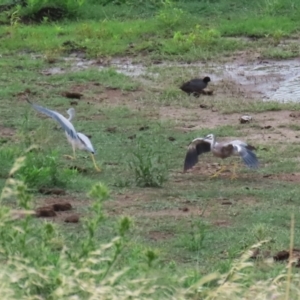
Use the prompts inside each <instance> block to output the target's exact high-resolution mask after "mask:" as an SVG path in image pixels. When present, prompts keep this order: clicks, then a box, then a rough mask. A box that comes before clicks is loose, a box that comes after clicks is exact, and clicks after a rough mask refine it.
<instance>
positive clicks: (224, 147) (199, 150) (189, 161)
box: [184, 134, 258, 179]
mask: <svg viewBox="0 0 300 300" xmlns="http://www.w3.org/2000/svg"><path fill="white" fill-rule="evenodd" d="M253 150H255V147H253V146H251V145H249V144H246V143H244V142H242V141H239V140H234V141H231V142H220V143H218V142H216V139H215V136H214V135H213V134H208V135H207V136H206V137H204V138H196V139H194V140H193V141H192V142H191V143H190V145H189V147H188V150H187V153H186V157H185V161H184V172H186V171H187V170H189V169H191V168H192V167H193V166H194V165H196V164H197V162H198V156H199V155H201V154H203V153H206V152H210V151H211V152H212V153H213V155H214V156H216V157H219V158H222V159H225V158H227V157H230V156H232V155H237V156H240V157H241V159H242V161H243V162H244V164H245V165H246V166H247V167H249V168H252V169H256V168H258V160H257V157H256V155H255V153H254V152H253ZM224 168H225V167H224V165H223V166H222V167H221V169H220V170H219V171H218V172H216V173H215V174H214V175H212V176H211V177H217V176H219V175H220V174H221V172H223V171H224ZM236 177H237V176H236V164H234V167H233V174H232V179H234V178H236Z"/></svg>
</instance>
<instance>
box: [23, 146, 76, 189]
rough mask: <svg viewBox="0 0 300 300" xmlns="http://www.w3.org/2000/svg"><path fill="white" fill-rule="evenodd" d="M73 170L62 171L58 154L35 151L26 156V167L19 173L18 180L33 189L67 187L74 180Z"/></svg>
mask: <svg viewBox="0 0 300 300" xmlns="http://www.w3.org/2000/svg"><path fill="white" fill-rule="evenodd" d="M73 174H74V171H73V170H68V169H63V170H62V169H61V168H60V166H59V161H58V153H57V152H55V151H52V152H50V153H44V152H39V150H37V149H33V150H32V151H31V152H28V153H27V155H26V160H25V163H24V165H23V166H22V167H21V168H20V170H19V171H18V173H17V178H19V179H20V180H22V181H24V182H25V184H26V185H27V186H28V187H30V188H33V189H39V188H41V187H65V186H66V184H67V182H69V181H70V180H71V179H72V176H73Z"/></svg>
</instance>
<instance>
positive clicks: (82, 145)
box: [27, 99, 100, 171]
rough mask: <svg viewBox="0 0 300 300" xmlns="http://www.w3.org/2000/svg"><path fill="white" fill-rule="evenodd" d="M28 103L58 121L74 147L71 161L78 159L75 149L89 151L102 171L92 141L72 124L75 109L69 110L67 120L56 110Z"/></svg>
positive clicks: (97, 168)
mask: <svg viewBox="0 0 300 300" xmlns="http://www.w3.org/2000/svg"><path fill="white" fill-rule="evenodd" d="M27 102H28V103H30V104H31V106H32V107H33V108H34V109H36V110H37V111H39V112H41V113H43V114H45V115H47V116H48V117H51V118H52V119H54V120H56V121H57V122H58V123H59V124H60V125H61V127H62V128H63V129H64V130H65V134H66V136H67V139H68V142H69V143H70V144H71V145H72V148H73V157H72V156H69V155H68V157H70V158H71V159H76V157H75V149H76V148H78V149H80V150H85V151H88V152H90V153H91V157H92V160H93V163H94V166H95V169H96V170H97V171H100V168H99V167H98V166H97V164H96V161H95V158H94V154H95V150H94V147H93V145H92V143H91V141H90V140H89V138H88V137H87V136H86V135H84V134H83V133H81V132H77V131H76V130H75V128H74V126H73V124H72V123H71V121H72V119H73V118H74V117H75V109H74V108H69V109H68V110H67V113H68V115H69V118H68V119H66V118H65V117H64V116H63V115H61V114H60V113H58V112H56V111H54V110H50V109H48V108H45V107H42V106H39V105H36V104H33V103H31V102H30V101H29V99H27Z"/></svg>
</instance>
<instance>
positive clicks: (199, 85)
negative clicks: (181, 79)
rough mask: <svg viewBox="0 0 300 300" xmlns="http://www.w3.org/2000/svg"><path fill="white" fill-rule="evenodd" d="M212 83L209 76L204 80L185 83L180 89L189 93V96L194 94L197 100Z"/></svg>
mask: <svg viewBox="0 0 300 300" xmlns="http://www.w3.org/2000/svg"><path fill="white" fill-rule="evenodd" d="M209 82H210V78H209V77H208V76H206V77H204V78H203V79H197V78H196V79H192V80H190V81H188V82H185V83H184V84H183V85H182V86H181V87H180V89H181V90H182V91H184V92H185V93H187V94H188V95H190V94H193V95H194V96H195V97H196V98H198V97H199V96H200V94H201V93H202V90H203V89H205V88H206V87H207V84H208V83H209Z"/></svg>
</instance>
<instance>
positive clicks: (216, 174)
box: [210, 164, 226, 178]
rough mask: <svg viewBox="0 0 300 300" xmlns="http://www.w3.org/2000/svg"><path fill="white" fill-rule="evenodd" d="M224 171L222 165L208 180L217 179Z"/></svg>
mask: <svg viewBox="0 0 300 300" xmlns="http://www.w3.org/2000/svg"><path fill="white" fill-rule="evenodd" d="M225 169H226V167H225V165H223V164H222V166H221V169H220V170H218V171H217V172H216V173H215V174H213V175H211V176H210V178H216V177H219V175H220V174H221V173H222V172H224V171H225Z"/></svg>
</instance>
